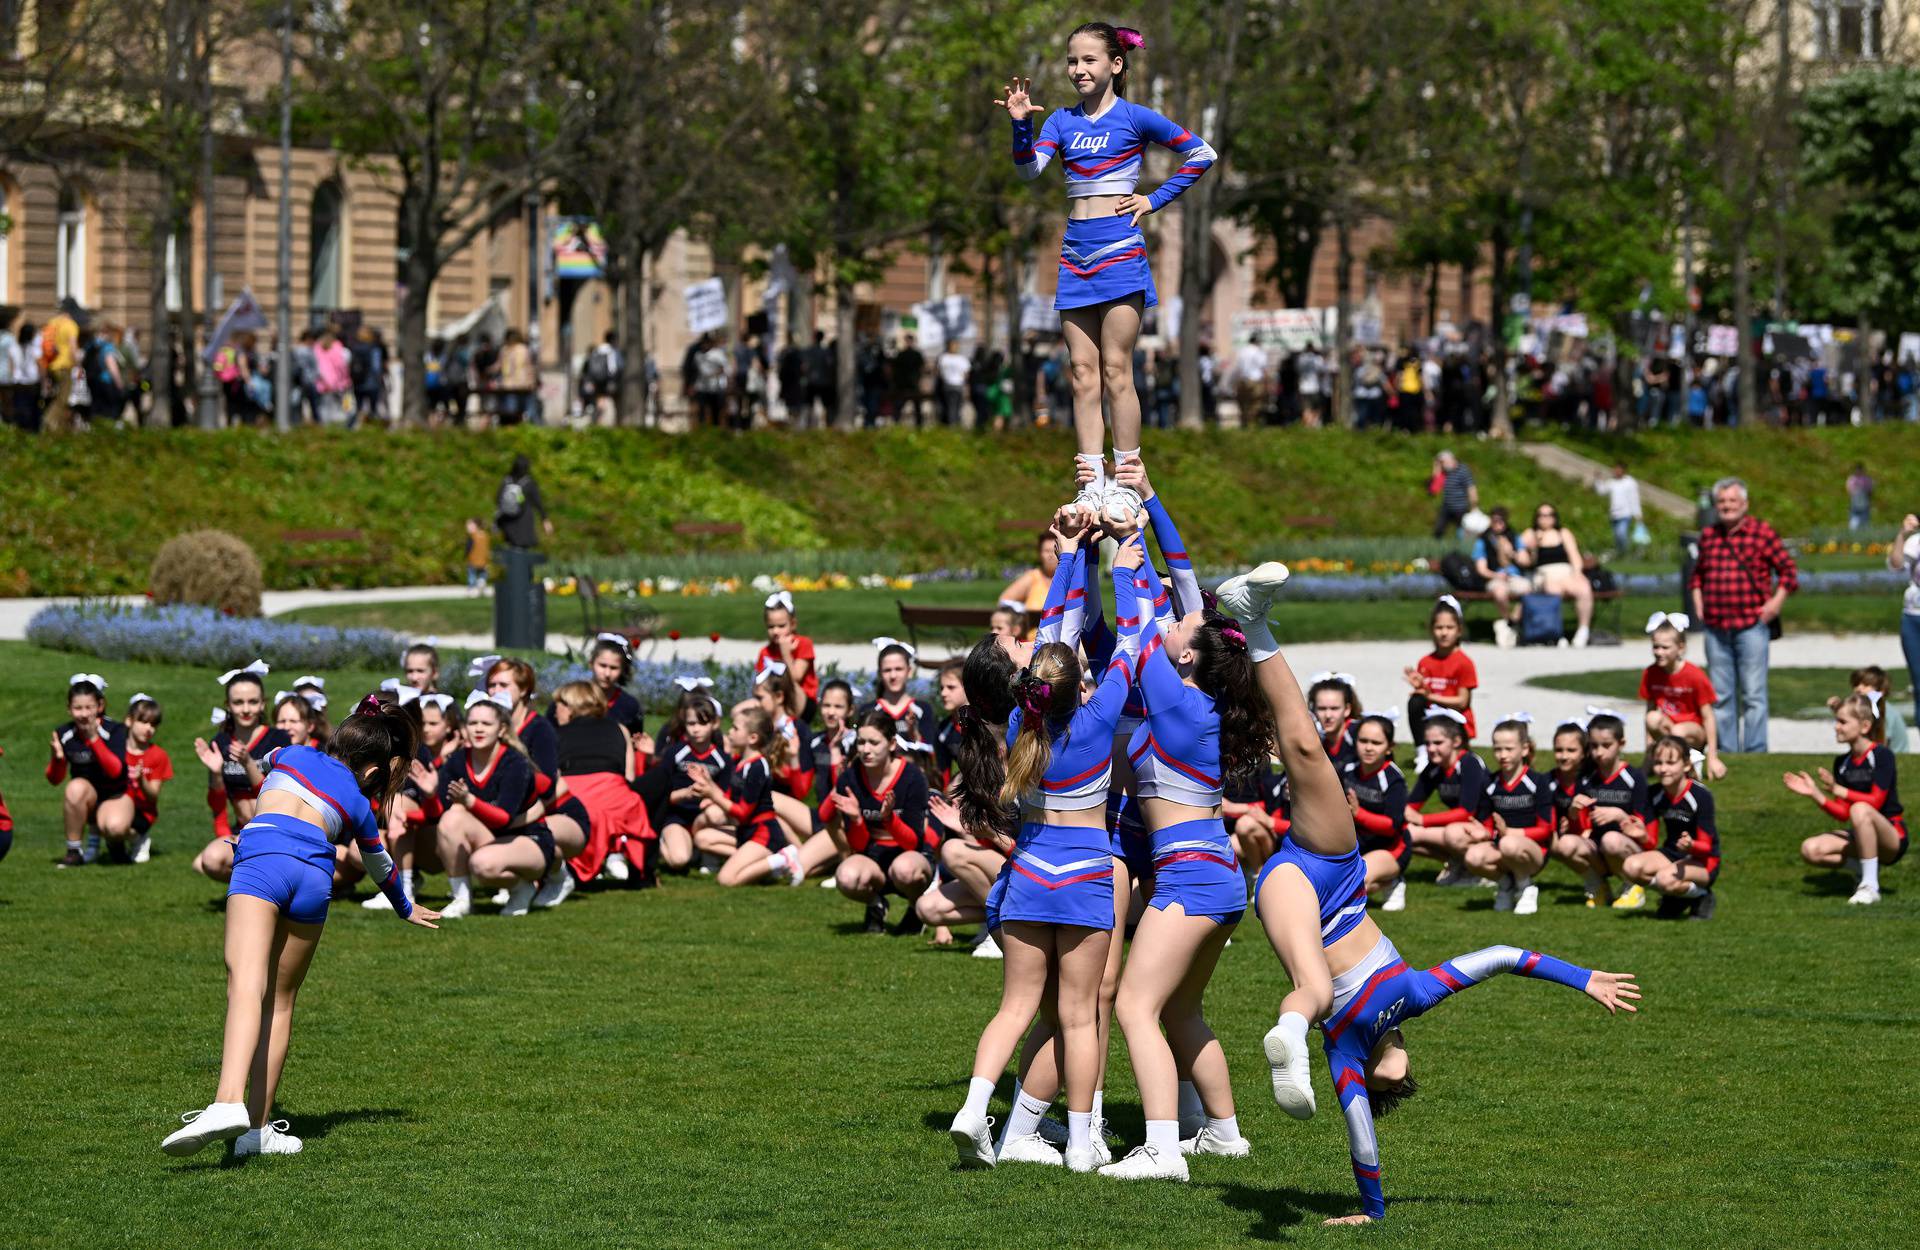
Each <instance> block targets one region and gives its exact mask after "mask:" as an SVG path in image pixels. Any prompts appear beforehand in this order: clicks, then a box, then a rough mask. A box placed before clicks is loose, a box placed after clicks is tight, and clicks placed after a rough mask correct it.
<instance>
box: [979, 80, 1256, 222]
mask: <svg viewBox="0 0 1920 1250" xmlns="http://www.w3.org/2000/svg"><path fill="white" fill-rule="evenodd" d="M1081 108H1082V106H1081V105H1078V104H1076V105H1074V106H1073V107H1072V108H1070V109H1056V110H1054V111H1053V112H1051V113H1049V114H1047V120H1046V122H1045V123H1043V124H1042V125H1041V127H1040V135H1039V137H1038V138H1035V137H1034V133H1033V118H1032V117H1025V118H1022V119H1020V120H1019V121H1016V122H1014V123H1013V164H1014V168H1015V169H1017V170H1019V171H1020V176H1021V177H1022V178H1025V179H1028V180H1032V179H1034V178H1038V177H1039V176H1040V171H1041V170H1043V169H1045V168H1046V167H1047V163H1048V162H1049V161H1051V160H1052V159H1053V158H1054V157H1055V156H1058V157H1059V158H1060V163H1061V165H1062V166H1063V167H1064V168H1065V169H1066V174H1067V198H1069V199H1078V198H1080V197H1082V196H1088V195H1131V194H1133V190H1134V188H1135V187H1136V186H1138V185H1139V183H1140V169H1141V166H1142V165H1143V164H1144V162H1145V158H1146V153H1147V144H1149V143H1158V144H1160V145H1161V146H1162V147H1166V148H1170V149H1172V150H1173V151H1175V152H1177V153H1179V154H1180V158H1181V159H1180V168H1178V169H1176V170H1174V172H1173V176H1172V177H1170V178H1168V179H1167V180H1166V181H1165V182H1163V183H1161V184H1160V185H1159V186H1158V187H1156V188H1155V189H1154V190H1153V192H1152V193H1151V194H1150V195H1148V196H1147V202H1148V203H1149V204H1151V205H1152V206H1153V208H1154V211H1155V212H1158V211H1159V210H1160V209H1162V208H1165V207H1166V206H1167V205H1168V204H1170V203H1172V202H1173V200H1174V199H1175V197H1177V196H1178V195H1179V194H1180V193H1181V192H1182V191H1185V190H1186V189H1187V188H1188V187H1190V186H1192V185H1193V184H1194V183H1195V182H1196V181H1198V180H1199V177H1200V175H1201V174H1204V173H1206V172H1207V170H1208V169H1209V168H1211V167H1212V165H1213V163H1214V161H1216V160H1218V159H1219V157H1218V155H1217V154H1216V153H1215V152H1214V150H1213V149H1212V148H1211V147H1208V146H1207V141H1206V140H1205V139H1202V138H1201V137H1200V136H1199V135H1196V134H1194V133H1193V132H1192V131H1190V130H1188V129H1187V128H1186V127H1184V126H1180V125H1176V124H1175V123H1173V122H1170V121H1168V120H1167V119H1166V118H1164V117H1162V116H1160V114H1158V113H1156V112H1154V111H1153V110H1152V109H1150V108H1146V107H1145V106H1143V105H1139V104H1135V103H1134V102H1133V101H1131V100H1128V99H1125V98H1120V99H1116V100H1115V101H1114V102H1113V104H1112V105H1111V106H1110V107H1109V108H1108V109H1107V111H1106V112H1104V113H1102V114H1100V115H1099V116H1098V117H1089V116H1087V115H1086V114H1085V113H1084V112H1082V111H1081Z"/></svg>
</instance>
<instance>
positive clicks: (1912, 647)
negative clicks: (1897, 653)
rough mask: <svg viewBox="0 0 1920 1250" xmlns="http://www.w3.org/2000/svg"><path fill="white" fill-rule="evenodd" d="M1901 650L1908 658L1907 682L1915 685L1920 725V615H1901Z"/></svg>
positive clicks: (1916, 715)
mask: <svg viewBox="0 0 1920 1250" xmlns="http://www.w3.org/2000/svg"><path fill="white" fill-rule="evenodd" d="M1900 650H1902V651H1904V652H1905V653H1906V656H1907V680H1908V681H1910V682H1912V683H1913V720H1914V723H1915V724H1916V725H1920V614H1915V613H1912V612H1902V613H1901V614H1900Z"/></svg>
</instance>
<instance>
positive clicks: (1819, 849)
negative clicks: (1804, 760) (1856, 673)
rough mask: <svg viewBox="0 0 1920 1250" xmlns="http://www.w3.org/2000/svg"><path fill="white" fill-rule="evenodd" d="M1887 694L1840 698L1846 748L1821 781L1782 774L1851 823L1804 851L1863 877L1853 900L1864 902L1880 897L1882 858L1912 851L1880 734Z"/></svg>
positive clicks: (1839, 728)
mask: <svg viewBox="0 0 1920 1250" xmlns="http://www.w3.org/2000/svg"><path fill="white" fill-rule="evenodd" d="M1883 700H1884V696H1882V695H1880V694H1879V693H1878V692H1877V691H1869V692H1868V693H1866V694H1857V693H1856V694H1850V695H1848V696H1847V697H1846V698H1844V699H1842V700H1840V703H1839V706H1838V707H1836V708H1835V709H1834V713H1833V736H1834V738H1835V739H1837V740H1838V741H1839V742H1840V744H1841V745H1842V746H1843V747H1845V748H1846V749H1845V750H1844V751H1842V752H1841V753H1840V754H1839V755H1838V756H1837V757H1835V759H1834V761H1833V771H1831V772H1829V771H1827V770H1826V769H1824V768H1823V769H1821V770H1820V782H1819V784H1818V785H1815V784H1814V780H1813V778H1811V777H1809V776H1807V775H1806V774H1805V773H1787V774H1785V775H1784V776H1783V777H1782V778H1781V780H1782V781H1784V782H1785V783H1786V786H1787V789H1789V790H1791V791H1793V792H1794V793H1795V794H1799V795H1803V796H1805V797H1806V798H1810V799H1812V800H1813V801H1814V802H1815V803H1816V804H1818V805H1819V807H1820V810H1821V811H1823V812H1825V813H1826V814H1827V815H1829V816H1831V817H1833V818H1834V819H1835V820H1841V821H1845V822H1846V825H1847V827H1846V828H1845V829H1836V830H1834V831H1833V832H1831V833H1816V834H1814V835H1813V836H1812V837H1810V838H1808V839H1807V840H1806V841H1805V842H1802V843H1801V844H1800V856H1801V858H1802V859H1804V860H1806V861H1807V862H1808V863H1809V864H1817V865H1819V866H1821V867H1823V868H1841V867H1844V868H1846V869H1847V871H1848V872H1850V873H1852V874H1853V875H1854V876H1855V877H1856V878H1857V879H1858V881H1859V883H1860V884H1859V886H1858V887H1857V888H1856V889H1855V890H1854V892H1853V897H1852V898H1849V899H1848V900H1847V901H1848V902H1849V903H1854V904H1859V905H1861V906H1871V905H1872V904H1874V903H1877V902H1879V901H1880V868H1881V866H1882V864H1886V865H1889V866H1890V865H1893V864H1897V863H1899V862H1900V857H1901V856H1903V855H1905V854H1906V853H1907V820H1906V815H1905V811H1906V809H1905V808H1903V807H1901V806H1900V792H1899V783H1898V780H1897V778H1896V775H1895V768H1894V758H1893V751H1892V750H1891V749H1890V748H1888V747H1887V745H1886V744H1885V743H1884V742H1883V741H1881V740H1880V737H1879V732H1880V730H1881V720H1880V714H1881V712H1882V710H1883V709H1884V708H1885V706H1886V705H1885V703H1884V701H1883ZM1822 787H1825V789H1826V790H1827V793H1826V794H1822V793H1821V788H1822Z"/></svg>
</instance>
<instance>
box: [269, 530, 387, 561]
mask: <svg viewBox="0 0 1920 1250" xmlns="http://www.w3.org/2000/svg"><path fill="white" fill-rule="evenodd" d="M280 541H281V543H282V544H284V545H285V546H286V547H287V549H288V550H289V551H306V552H314V551H315V549H316V548H326V547H337V546H338V545H341V544H347V543H359V544H362V545H363V547H364V550H361V551H357V552H344V551H339V550H330V551H329V550H321V551H318V552H316V553H315V554H308V555H290V556H288V557H287V560H286V564H287V567H288V568H295V569H320V568H326V569H331V568H345V567H349V566H365V565H369V564H377V563H379V561H380V555H379V553H378V552H376V551H374V550H373V548H372V546H371V544H370V543H368V540H367V532H366V531H365V530H286V531H284V532H283V533H281V535H280Z"/></svg>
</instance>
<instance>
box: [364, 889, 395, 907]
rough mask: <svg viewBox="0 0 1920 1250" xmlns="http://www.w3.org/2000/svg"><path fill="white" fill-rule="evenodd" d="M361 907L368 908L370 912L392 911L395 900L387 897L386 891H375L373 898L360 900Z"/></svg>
mask: <svg viewBox="0 0 1920 1250" xmlns="http://www.w3.org/2000/svg"><path fill="white" fill-rule="evenodd" d="M360 906H362V907H364V908H366V909H367V910H368V911H392V910H393V900H392V899H390V898H388V897H387V892H386V891H385V890H375V891H374V892H373V897H372V898H363V899H361V900H360Z"/></svg>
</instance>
